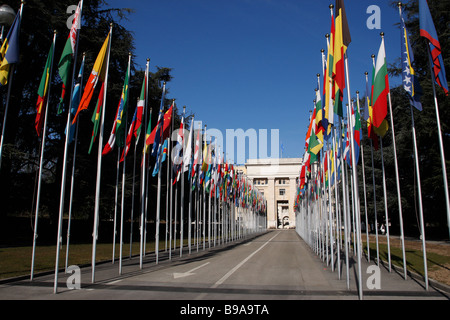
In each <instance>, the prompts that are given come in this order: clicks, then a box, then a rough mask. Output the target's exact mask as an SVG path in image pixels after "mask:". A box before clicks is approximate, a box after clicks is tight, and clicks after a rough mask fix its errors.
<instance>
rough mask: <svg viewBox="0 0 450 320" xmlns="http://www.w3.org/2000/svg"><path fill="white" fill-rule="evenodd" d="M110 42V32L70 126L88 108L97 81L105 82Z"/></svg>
mask: <svg viewBox="0 0 450 320" xmlns="http://www.w3.org/2000/svg"><path fill="white" fill-rule="evenodd" d="M110 40H111V31H110V32H109V33H108V36H107V37H106V39H105V42H104V43H103V46H102V48H101V49H100V52H99V54H98V56H97V59H96V60H95V63H94V67H93V69H92V71H91V74H90V76H89V79H88V81H87V83H86V87H85V88H84V92H83V96H82V97H81V101H80V105H79V106H78V110H77V112H76V114H75V117H74V119H73V121H72V124H75V122H76V121H77V119H78V115H79V114H80V112H81V111H83V110H86V109H87V108H88V107H89V103H90V102H91V99H92V95H93V94H94V89H95V87H96V86H97V83H98V81H100V82H104V81H105V76H106V69H107V61H108V58H109V42H110Z"/></svg>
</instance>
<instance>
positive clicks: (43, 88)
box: [34, 42, 54, 137]
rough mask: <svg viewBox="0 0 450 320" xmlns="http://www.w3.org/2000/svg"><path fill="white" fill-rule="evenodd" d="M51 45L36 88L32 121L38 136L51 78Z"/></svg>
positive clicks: (42, 121)
mask: <svg viewBox="0 0 450 320" xmlns="http://www.w3.org/2000/svg"><path fill="white" fill-rule="evenodd" d="M53 47H54V44H53V42H52V45H51V47H50V51H49V52H48V56H47V62H46V64H45V68H44V72H43V74H42V78H41V83H40V85H39V89H38V95H39V97H38V101H37V104H36V120H35V122H34V125H35V128H36V132H37V135H38V137H39V136H40V135H41V131H42V125H43V124H44V112H45V110H44V108H45V104H46V102H47V98H48V89H49V87H50V79H51V74H50V73H51V70H52V64H53Z"/></svg>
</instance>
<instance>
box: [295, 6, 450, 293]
mask: <svg viewBox="0 0 450 320" xmlns="http://www.w3.org/2000/svg"><path fill="white" fill-rule="evenodd" d="M397 5H398V9H399V17H400V22H401V28H400V34H401V61H402V62H401V63H402V65H401V67H402V68H401V75H402V80H403V89H404V91H405V92H406V93H407V96H408V98H409V102H410V105H409V109H410V112H411V123H412V126H411V133H412V141H413V148H414V154H413V158H414V169H415V170H414V171H415V172H414V173H415V179H416V181H415V188H416V186H417V194H418V196H417V198H418V218H417V220H418V225H419V226H418V227H419V229H420V238H421V242H422V252H423V254H422V256H423V264H424V283H425V289H426V290H428V289H429V285H428V283H429V279H428V266H427V251H426V235H425V220H424V214H423V204H422V189H421V180H420V168H419V161H420V158H419V155H418V151H417V150H418V146H417V139H416V131H415V125H414V109H413V107H414V108H415V109H416V110H419V111H422V104H421V101H420V99H421V96H422V94H423V92H422V89H421V88H420V84H419V82H418V79H417V74H416V73H415V71H414V67H415V65H414V54H413V50H412V47H411V43H410V41H409V36H408V32H407V30H406V27H405V23H404V20H403V14H402V6H403V5H402V3H401V2H398V3H397ZM329 8H330V12H331V31H330V34H328V35H326V39H327V55H325V54H324V52H325V50H323V49H322V51H321V52H322V68H323V72H322V77H323V80H322V81H321V78H320V77H321V74H317V79H318V80H317V87H316V89H315V91H316V95H315V96H316V98H315V99H314V103H313V108H314V109H313V110H314V111H313V112H311V114H310V125H309V128H308V131H307V134H306V139H305V153H304V157H303V163H302V165H301V170H300V175H299V179H298V181H299V182H298V185H297V201H296V207H295V208H296V219H297V220H296V229H297V233H298V234H299V235H300V236H301V237H302V238H303V239H304V240H305V241H306V242H307V243H308V244H309V246H310V247H311V248H312V249H313V251H314V252H316V254H317V255H318V256H319V257H320V258H321V259H322V260H323V261H324V262H326V265H327V266H329V265H330V266H331V269H332V271H335V270H334V267H335V265H336V267H337V274H338V277H339V279H341V268H345V272H344V273H343V274H344V277H345V279H346V284H347V288H348V289H349V288H350V270H349V269H350V264H349V261H350V259H351V256H354V257H355V258H356V262H357V268H358V270H357V274H358V281H359V283H358V296H359V299H363V284H362V282H361V281H362V278H363V276H362V274H363V270H362V264H363V263H364V261H363V260H364V257H363V251H364V249H363V239H362V226H363V223H362V204H361V199H360V188H359V185H360V184H361V181H360V178H359V174H358V171H359V170H360V168H362V176H363V179H362V183H363V190H364V215H365V232H366V241H367V255H366V257H365V258H366V259H367V261H371V257H370V249H369V220H368V210H367V207H368V205H367V199H366V190H367V189H366V177H365V168H364V166H365V165H366V164H365V162H364V160H363V159H364V148H363V145H362V143H361V142H362V130H361V122H366V124H367V131H368V139H369V141H370V152H371V157H372V173H373V172H374V164H373V163H374V161H373V153H374V151H378V150H380V155H381V169H382V186H383V198H384V211H383V215H384V218H385V220H384V221H380V222H379V221H378V218H377V216H378V214H379V212H378V211H377V207H376V194H375V186H376V182H375V176H374V173H373V177H372V180H373V190H371V191H373V200H374V212H373V216H374V220H375V221H374V228H372V229H374V230H375V239H376V258H375V259H374V261H375V262H376V264H377V265H378V266H379V265H380V258H379V245H378V230H379V225H380V224H382V225H383V226H384V227H385V231H386V239H387V251H388V252H387V266H388V271H389V272H392V261H391V252H390V240H389V239H390V230H389V225H390V218H389V212H388V203H387V200H388V194H387V186H386V180H387V177H386V170H385V160H384V152H383V138H384V137H385V135H386V133H387V132H388V131H390V133H391V137H392V147H393V159H394V161H393V162H394V168H395V181H396V190H397V202H398V214H399V228H400V240H401V246H402V259H403V261H402V262H403V263H402V265H403V278H404V279H405V280H407V278H408V270H407V261H406V255H405V241H404V226H403V208H402V197H401V188H400V177H399V165H398V159H397V147H396V136H395V129H394V119H393V118H394V114H393V108H392V101H391V90H390V86H389V74H388V67H387V62H386V50H385V44H384V33H383V32H381V33H380V36H381V44H380V47H379V50H378V54H377V55H376V56H375V55H372V56H371V58H372V65H373V72H372V85H371V88H370V87H369V79H368V72H365V78H366V92H365V98H364V99H363V101H364V112H363V116H361V112H360V96H359V91H356V97H357V99H356V103H355V99H353V98H352V94H351V89H350V79H349V71H348V69H349V59H348V56H347V50H348V47H349V45H350V43H351V36H350V30H349V27H348V23H347V15H346V12H345V6H344V1H343V0H336V7H334V5H330V6H329ZM419 21H420V36H422V37H424V38H426V39H427V50H428V52H429V65H430V74H431V75H432V79H431V80H432V81H431V82H432V87H433V95H434V103H435V112H436V120H437V128H438V130H437V131H438V132H437V135H438V137H439V146H440V154H441V163H442V175H443V182H444V191H445V202H446V207H447V223H448V228H449V232H450V209H449V205H448V203H449V201H450V199H449V195H448V183H447V171H446V165H445V156H444V148H443V143H442V131H441V128H440V119H439V110H438V104H437V97H436V88H435V85H436V84H437V85H438V86H440V87H441V88H442V89H443V90H444V92H445V94H446V95H448V84H447V81H446V76H445V68H444V67H443V65H444V63H443V58H442V54H441V48H440V43H439V40H438V36H437V33H436V30H435V27H434V24H433V19H432V17H431V14H430V11H429V8H428V4H427V1H426V0H419ZM431 52H432V53H431ZM322 84H323V85H322ZM345 89H346V90H345ZM345 91H347V92H346V95H347V97H346V98H347V103H346V110H345V109H344V107H343V106H344V92H345ZM321 92H322V94H321ZM344 111H346V116H345V113H344ZM388 114H389V120H388V119H387V116H388ZM360 155H361V158H362V161H361V165H360V166H358V163H359V158H360ZM341 255H343V257H341Z"/></svg>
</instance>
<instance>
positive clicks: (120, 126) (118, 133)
mask: <svg viewBox="0 0 450 320" xmlns="http://www.w3.org/2000/svg"><path fill="white" fill-rule="evenodd" d="M130 60H131V58H130ZM129 77H130V63H128V69H127V73H126V75H125V81H124V84H123V88H122V94H121V96H120V101H119V105H118V106H117V112H116V117H115V118H114V124H113V128H112V130H111V135H110V137H109V140H108V142H107V143H106V145H105V147H104V148H103V152H102V155H107V154H108V153H110V152H111V151H112V149H113V148H114V145H115V144H116V141H117V146H118V147H123V146H124V145H125V141H124V140H125V130H126V121H124V119H125V117H126V112H127V109H128V81H129Z"/></svg>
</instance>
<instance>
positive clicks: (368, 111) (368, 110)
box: [364, 61, 384, 150]
mask: <svg viewBox="0 0 450 320" xmlns="http://www.w3.org/2000/svg"><path fill="white" fill-rule="evenodd" d="M374 79H375V61H373V70H372V86H371V89H370V91H369V79H368V76H366V99H365V100H366V103H365V107H364V119H365V120H366V124H367V136H368V137H369V139H371V140H372V147H373V148H374V149H375V150H378V136H377V134H376V132H375V129H376V127H374V125H373V106H372V97H373V83H374ZM383 122H384V121H383Z"/></svg>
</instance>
